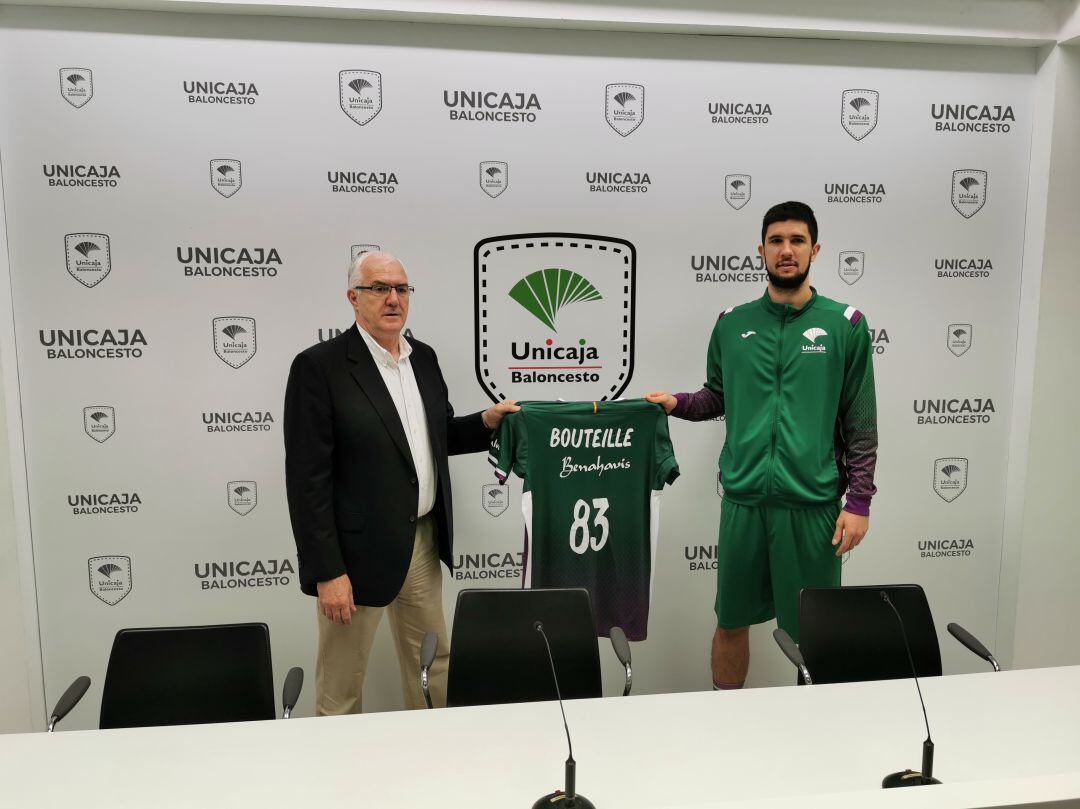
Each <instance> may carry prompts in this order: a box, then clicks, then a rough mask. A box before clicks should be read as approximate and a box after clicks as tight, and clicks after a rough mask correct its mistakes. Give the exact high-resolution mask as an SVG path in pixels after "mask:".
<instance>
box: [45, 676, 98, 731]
mask: <svg viewBox="0 0 1080 809" xmlns="http://www.w3.org/2000/svg"><path fill="white" fill-rule="evenodd" d="M89 687H90V678H89V677H87V676H86V675H85V674H84V675H83V676H81V677H76V678H75V681H74V682H73V683H72V684H71V685H69V686H68V687H67V691H65V692H64V694H63V696H61V697H60V699H59V701H58V702H57V703H56V707H55V708H53V709H52V713H51V714H49V727H48V731H47V732H49V733H52V732H53V729H54V728H55V727H56V723H57V722H59V721H60V720H61V719H63V718H64V717H65V716H67V715H68V712H69V711H71V709H72V708H74V707H75V706H76V705H78V704H79V700H80V699H82V698H83V694H85V693H86V689H88V688H89Z"/></svg>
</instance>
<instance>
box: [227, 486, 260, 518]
mask: <svg viewBox="0 0 1080 809" xmlns="http://www.w3.org/2000/svg"><path fill="white" fill-rule="evenodd" d="M225 497H226V500H227V502H228V504H229V508H231V509H232V510H233V511H235V512H236V513H237V514H239V515H240V516H241V517H244V516H246V515H248V514H250V513H251V510H252V509H254V508H255V506H257V505H258V504H259V488H258V485H257V484H256V483H255V481H254V480H230V481H229V482H228V484H226V486H225Z"/></svg>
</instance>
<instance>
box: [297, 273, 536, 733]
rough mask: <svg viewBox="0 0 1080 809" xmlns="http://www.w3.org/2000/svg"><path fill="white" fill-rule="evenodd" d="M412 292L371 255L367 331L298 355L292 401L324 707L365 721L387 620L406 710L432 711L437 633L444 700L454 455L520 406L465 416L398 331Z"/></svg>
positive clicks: (360, 301)
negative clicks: (423, 646) (428, 639)
mask: <svg viewBox="0 0 1080 809" xmlns="http://www.w3.org/2000/svg"><path fill="white" fill-rule="evenodd" d="M412 292H413V287H411V286H410V285H409V278H408V276H407V275H406V273H405V267H404V266H402V264H401V262H400V261H398V260H397V259H396V258H394V257H393V256H392V255H389V254H387V253H363V254H361V255H360V256H359V257H358V258H357V259H356V260H355V261H354V262H353V263H352V264H351V265H350V267H349V287H348V290H347V291H346V296H347V297H348V299H349V303H350V304H351V305H352V307H353V310H354V311H355V313H356V324H355V326H352V327H350V328H349V329H347V330H346V331H345V332H344V333H342V334H341V335H340V336H338V337H335V338H334V339H332V340H329V341H327V342H325V343H321V344H319V345H314V346H312V347H311V348H309V349H307V350H306V351H304V352H302V353H300V354H299V355H297V357H296V359H295V360H294V361H293V364H292V368H291V370H290V371H289V382H288V387H287V389H286V392H285V420H284V432H285V483H286V490H287V493H288V500H289V514H290V517H291V519H292V528H293V536H294V537H295V539H296V550H297V556H298V558H299V563H300V566H299V570H300V575H299V578H300V589H301V590H302V591H303V592H305V593H307V594H308V595H312V596H317V597H318V611H317V620H318V626H319V647H318V658H317V660H316V665H315V709H316V713H318V714H320V715H328V714H345V713H359V712H360V711H361V710H362V701H361V695H362V690H363V684H364V674H365V672H366V670H367V664H368V657H369V655H370V652H371V645H372V642H373V640H374V638H375V630H376V629H377V628H378V625H379V621H380V620H381V619H382V614H383V611H384V610H386V611H388V612H389V614H390V627H391V630H392V632H393V635H394V642H395V645H396V646H397V656H398V665H399V667H400V671H401V687H402V691H403V695H404V699H405V705H406V707H408V708H420V707H422V706H423V704H424V701H423V696H422V694H421V691H420V688H419V685H418V684H417V680H418V675H419V657H420V641H421V639H422V637H423V635H424V632H425V631H428V630H435V631H436V632H438V634H439V645H438V656H437V657H436V661H435V665H434V667H433V669H432V675H431V692H432V698H433V700H434V701H436V702H442V703H445V699H446V669H447V656H448V652H449V641H448V639H447V634H446V622H445V619H444V618H443V610H442V571H441V569H440V568H439V560H440V559H442V561H443V562H445V563H446V565H447V566H448V567H449V566H450V565H451V558H452V556H451V554H452V548H453V538H454V537H453V511H452V498H451V495H450V471H449V466H448V463H447V456H449V455H456V454H458V453H463V452H480V451H482V450H486V449H487V448H488V445H489V441H490V437H491V430H493V429H495V428H496V427H497V426H498V424H499V422H500V421H501V420H502V417H503V415H504V414H505V413H508V412H512V411H514V410H517V409H518V408H517V406H516V405H515V404H514V403H513V402H501V403H499V404H497V405H495V406H494V407H491V408H489V409H488V410H486V411H483V412H480V413H474V414H472V415H469V416H462V417H455V416H454V410H453V408H452V407H451V406H450V403H449V401H448V400H447V390H446V383H445V381H443V375H442V372H441V371H440V370H439V362H438V359H437V358H436V356H435V352H434V351H433V350H432V348H431V347H430V346H428V345H426V344H424V343H421V342H420V341H419V340H415V339H413V338H411V337H410V338H408V339H406V338H404V337H403V336H402V334H401V331H402V329H403V328H404V327H405V321H406V319H407V318H408V314H409V301H410V299H411V297H412Z"/></svg>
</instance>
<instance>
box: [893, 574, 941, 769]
mask: <svg viewBox="0 0 1080 809" xmlns="http://www.w3.org/2000/svg"><path fill="white" fill-rule="evenodd" d="M880 595H881V600H882V601H884V602H885V603H886V604H888V605H889V609H891V610H892V611H893V614H894V615H895V616H896V620H897V622H898V623H899V624H900V636H901V637H902V638H903V639H904V651H905V652H907V658H908V665H910V666H911V676H912V678H913V679H914V680H915V689H916V690H917V691H918V692H919V704H920V705H921V706H922V715H923V722H924V723H925V724H926V741H924V742H923V750H922V772H915V771H914V770H902V771H900V772H894V773H890V774H889V775H886V776H885V778H884V779H883V780H882V782H881V788H882V789H892V788H893V787H920V786H925V785H927V784H940V783H941V782H940V781H939V780H938V779H936V778H934V741H933V740H932V739H931V738H930V720H929V719H927V718H926V702H925V701H924V700H923V695H922V688H920V687H919V675H918V674H917V673H916V671H915V660H914V658H913V657H912V656H911V646H910V645H908V639H907V631H906V630H905V629H904V619H903V618H901V617H900V611H899V610H898V609H896V605H895V604H893V603H892V599H890V598H889V594H888V593H886V592H885V591H884V590H882V591H881V593H880Z"/></svg>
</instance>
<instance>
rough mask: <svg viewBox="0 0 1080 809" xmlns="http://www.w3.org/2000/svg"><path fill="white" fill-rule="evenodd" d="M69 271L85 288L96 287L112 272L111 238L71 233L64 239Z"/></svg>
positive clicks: (102, 234)
mask: <svg viewBox="0 0 1080 809" xmlns="http://www.w3.org/2000/svg"><path fill="white" fill-rule="evenodd" d="M64 254H65V258H66V260H67V271H68V274H69V275H71V277H72V278H74V279H75V280H76V281H78V282H79V283H80V284H82V285H83V286H84V287H88V288H89V287H95V286H97V285H98V284H100V283H101V282H102V281H104V280H105V276H107V275H108V274H109V272H110V270H112V251H111V250H110V245H109V237H108V236H107V235H106V234H104V233H69V234H68V235H67V236H65V237H64Z"/></svg>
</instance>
